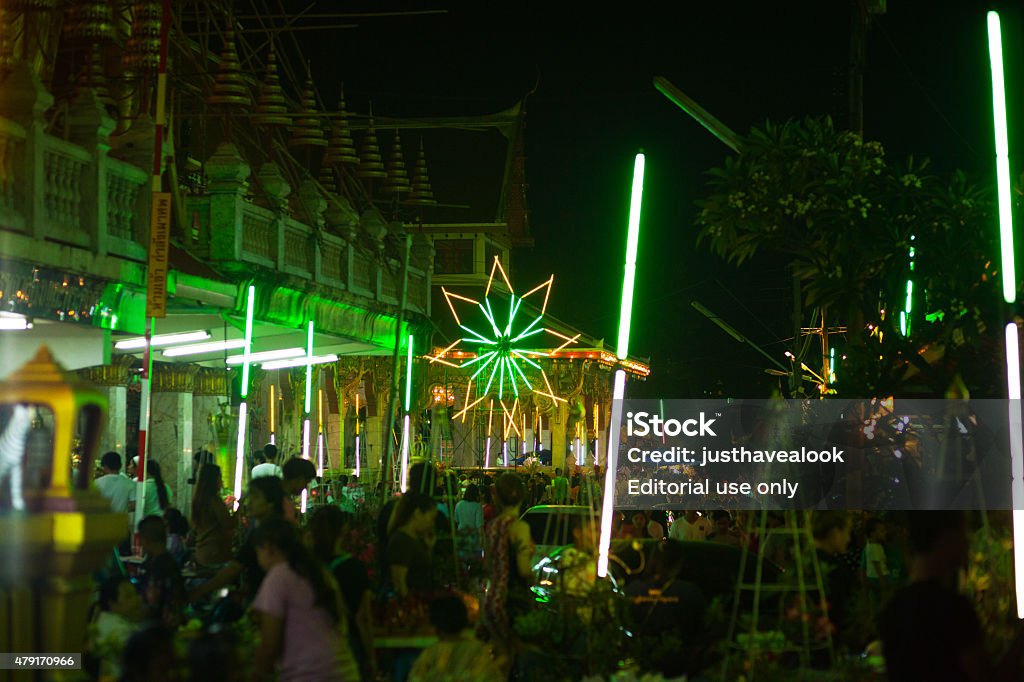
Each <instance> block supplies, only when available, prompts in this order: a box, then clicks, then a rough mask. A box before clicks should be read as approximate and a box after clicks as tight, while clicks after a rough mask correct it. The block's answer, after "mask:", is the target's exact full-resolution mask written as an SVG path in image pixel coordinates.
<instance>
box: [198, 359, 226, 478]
mask: <svg viewBox="0 0 1024 682" xmlns="http://www.w3.org/2000/svg"><path fill="white" fill-rule="evenodd" d="M226 402H228V381H227V376H226V375H225V373H224V371H223V370H220V369H213V368H207V367H201V368H199V370H198V372H196V376H195V379H194V380H193V391H192V452H193V453H196V452H199V451H200V450H202V449H204V448H205V449H206V450H209V451H210V452H213V453H215V452H216V448H217V445H218V444H219V445H221V446H223V445H224V443H219V440H220V438H219V437H218V435H217V434H216V433H214V428H213V426H214V421H213V418H214V417H215V416H216V415H218V414H220V406H221V404H222V403H226ZM231 452H232V453H234V449H231ZM221 475H222V476H224V477H226V476H227V472H226V471H221ZM226 480H227V479H226V478H225V481H226Z"/></svg>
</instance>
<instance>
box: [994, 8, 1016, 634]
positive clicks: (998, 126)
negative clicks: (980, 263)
mask: <svg viewBox="0 0 1024 682" xmlns="http://www.w3.org/2000/svg"><path fill="white" fill-rule="evenodd" d="M988 55H989V61H990V63H991V67H992V117H993V124H994V126H993V128H994V132H995V147H996V186H997V189H998V202H999V249H1000V253H1001V256H1002V272H1001V273H1000V274H1001V276H1002V280H1003V300H1004V301H1005V302H1007V303H1014V302H1015V301H1016V300H1017V277H1016V272H1015V267H1014V262H1013V207H1012V205H1011V198H1010V145H1009V131H1008V127H1007V123H1006V120H1007V116H1006V85H1005V83H1004V78H1003V37H1002V27H1001V26H1000V21H999V13H998V12H989V13H988ZM1018 333H1019V332H1018V330H1017V325H1016V323H1014V322H1010V323H1009V324H1007V325H1006V339H1005V347H1006V383H1007V392H1008V397H1009V398H1010V400H1009V418H1010V496H1011V500H1012V502H1013V572H1014V579H1015V580H1014V582H1015V590H1016V597H1017V617H1018V618H1024V443H1022V440H1021V429H1022V426H1021V412H1020V398H1021V388H1020V349H1019V347H1018V342H1017V335H1018Z"/></svg>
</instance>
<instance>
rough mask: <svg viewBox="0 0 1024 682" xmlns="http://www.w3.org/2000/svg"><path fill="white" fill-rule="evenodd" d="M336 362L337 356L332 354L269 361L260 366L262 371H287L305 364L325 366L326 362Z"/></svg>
mask: <svg viewBox="0 0 1024 682" xmlns="http://www.w3.org/2000/svg"><path fill="white" fill-rule="evenodd" d="M337 361H338V356H337V355H333V354H332V355H314V356H312V357H309V358H307V357H299V358H290V359H287V360H271V361H269V362H264V363H261V365H260V366H261V367H263V369H265V370H272V369H287V368H289V367H305V366H306V365H307V364H309V365H324V364H327V363H328V362H337Z"/></svg>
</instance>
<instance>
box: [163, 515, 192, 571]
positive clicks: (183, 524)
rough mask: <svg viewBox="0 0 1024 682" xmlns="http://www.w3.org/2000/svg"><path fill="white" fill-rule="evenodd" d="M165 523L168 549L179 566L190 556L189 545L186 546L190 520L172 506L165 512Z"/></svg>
mask: <svg viewBox="0 0 1024 682" xmlns="http://www.w3.org/2000/svg"><path fill="white" fill-rule="evenodd" d="M164 523H165V524H166V525H167V551H168V552H170V553H171V556H172V557H174V560H175V561H176V562H178V566H179V567H180V566H184V565H185V560H186V559H187V558H188V547H186V546H185V538H186V537H188V531H189V527H188V520H187V519H186V518H185V516H184V515H183V514H182V513H181V512H180V511H178V510H177V509H175V508H174V507H171V508H170V509H168V510H167V511H165V512H164Z"/></svg>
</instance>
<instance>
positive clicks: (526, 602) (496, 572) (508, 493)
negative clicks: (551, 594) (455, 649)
mask: <svg viewBox="0 0 1024 682" xmlns="http://www.w3.org/2000/svg"><path fill="white" fill-rule="evenodd" d="M495 490H496V493H497V498H498V504H499V505H500V507H501V511H500V512H499V514H498V516H497V518H495V519H494V521H492V522H491V523H490V525H489V526H488V527H487V540H486V542H485V544H484V559H485V561H486V563H487V573H488V578H489V579H490V588H489V589H488V590H487V596H486V598H485V600H484V604H483V608H482V610H481V615H482V618H481V623H480V634H481V635H482V636H483V637H484V638H486V639H489V640H490V641H491V643H492V645H493V646H494V647H495V653H496V654H497V655H498V656H499V658H502V657H503V659H504V660H505V661H506V662H507V663H508V664H511V662H512V660H513V655H514V652H513V650H512V649H511V648H510V647H511V646H512V645H513V644H514V631H513V629H512V626H513V625H514V624H515V619H516V617H517V616H519V615H522V614H524V613H526V612H527V610H528V609H529V608H530V605H531V604H532V603H533V595H532V593H531V591H530V584H529V577H530V573H531V568H532V567H531V565H530V564H531V559H532V558H533V539H532V538H531V536H530V526H529V525H527V523H526V522H525V521H523V520H522V519H520V518H519V516H520V509H521V508H522V506H523V502H524V501H525V499H526V485H525V484H524V483H523V480H522V478H520V477H519V476H517V475H516V474H513V473H504V474H502V475H501V476H499V477H498V481H497V483H496V484H495Z"/></svg>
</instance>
